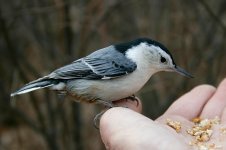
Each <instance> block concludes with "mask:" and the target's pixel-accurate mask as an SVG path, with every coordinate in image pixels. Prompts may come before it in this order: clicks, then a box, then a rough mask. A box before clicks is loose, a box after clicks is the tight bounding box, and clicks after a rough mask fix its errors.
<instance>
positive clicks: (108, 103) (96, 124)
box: [93, 100, 115, 129]
mask: <svg viewBox="0 0 226 150" xmlns="http://www.w3.org/2000/svg"><path fill="white" fill-rule="evenodd" d="M96 102H97V103H100V104H103V105H104V106H106V108H107V109H105V110H102V111H101V112H100V113H99V114H97V115H96V116H95V117H94V119H93V124H94V127H95V128H96V129H99V122H100V118H101V116H102V115H103V114H104V113H105V112H106V111H107V110H108V109H109V108H112V107H115V105H114V104H113V103H112V102H111V101H104V100H97V101H96Z"/></svg>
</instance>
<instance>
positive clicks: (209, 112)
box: [201, 79, 226, 118]
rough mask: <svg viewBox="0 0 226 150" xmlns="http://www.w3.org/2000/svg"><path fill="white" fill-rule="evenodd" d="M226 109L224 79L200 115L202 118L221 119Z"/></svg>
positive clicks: (225, 80) (225, 81)
mask: <svg viewBox="0 0 226 150" xmlns="http://www.w3.org/2000/svg"><path fill="white" fill-rule="evenodd" d="M225 107H226V79H224V80H223V81H222V82H221V83H220V85H219V86H218V88H217V90H216V92H215V94H214V95H213V97H212V98H211V99H210V100H209V101H208V103H206V105H205V106H204V109H203V111H202V113H201V117H203V118H214V117H216V116H219V117H221V115H222V113H223V111H224V109H225Z"/></svg>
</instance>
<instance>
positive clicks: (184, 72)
mask: <svg viewBox="0 0 226 150" xmlns="http://www.w3.org/2000/svg"><path fill="white" fill-rule="evenodd" d="M173 70H174V71H175V72H177V73H179V74H181V75H183V76H185V77H188V78H194V77H193V76H192V75H191V74H190V73H188V72H187V71H186V70H184V69H183V68H181V67H178V66H175V68H173Z"/></svg>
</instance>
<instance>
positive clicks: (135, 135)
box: [100, 107, 187, 150]
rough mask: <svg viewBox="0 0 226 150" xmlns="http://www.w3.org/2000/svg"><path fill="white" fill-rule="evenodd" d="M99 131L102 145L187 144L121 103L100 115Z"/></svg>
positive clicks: (124, 148)
mask: <svg viewBox="0 0 226 150" xmlns="http://www.w3.org/2000/svg"><path fill="white" fill-rule="evenodd" d="M100 134H101V138H102V140H103V142H104V144H105V147H106V149H117V150H128V149H156V148H158V149H185V146H184V145H187V144H185V143H183V142H178V141H180V140H181V136H178V134H177V133H176V132H175V131H174V130H173V129H171V128H169V127H168V128H166V125H162V124H158V123H157V122H154V121H152V120H150V119H149V118H147V117H145V116H143V115H141V114H139V113H136V112H134V111H132V110H130V109H127V108H122V107H114V108H112V109H109V110H108V111H106V113H105V114H104V115H103V116H102V117H101V120H100ZM150 139H151V141H150ZM163 141H164V142H165V144H161V145H159V143H160V142H163ZM172 143H174V144H172ZM172 147H174V148H172Z"/></svg>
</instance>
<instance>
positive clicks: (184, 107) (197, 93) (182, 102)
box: [164, 85, 216, 120]
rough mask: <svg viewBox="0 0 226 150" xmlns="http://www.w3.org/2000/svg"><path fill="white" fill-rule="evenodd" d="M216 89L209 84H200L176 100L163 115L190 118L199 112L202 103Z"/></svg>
mask: <svg viewBox="0 0 226 150" xmlns="http://www.w3.org/2000/svg"><path fill="white" fill-rule="evenodd" d="M215 91H216V89H215V87H213V86H210V85H200V86H197V87H195V88H194V89H192V90H191V91H190V92H188V93H186V94H185V95H183V96H182V97H180V98H179V99H178V100H176V101H175V102H174V103H173V104H172V105H171V106H170V107H169V109H168V110H167V111H166V112H165V114H164V115H166V116H169V115H178V116H182V117H185V118H187V119H188V120H191V119H193V118H195V117H197V116H199V114H200V113H201V111H202V109H203V107H204V105H205V104H206V103H207V101H208V100H209V99H210V98H211V97H212V95H213V94H214V92H215Z"/></svg>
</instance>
